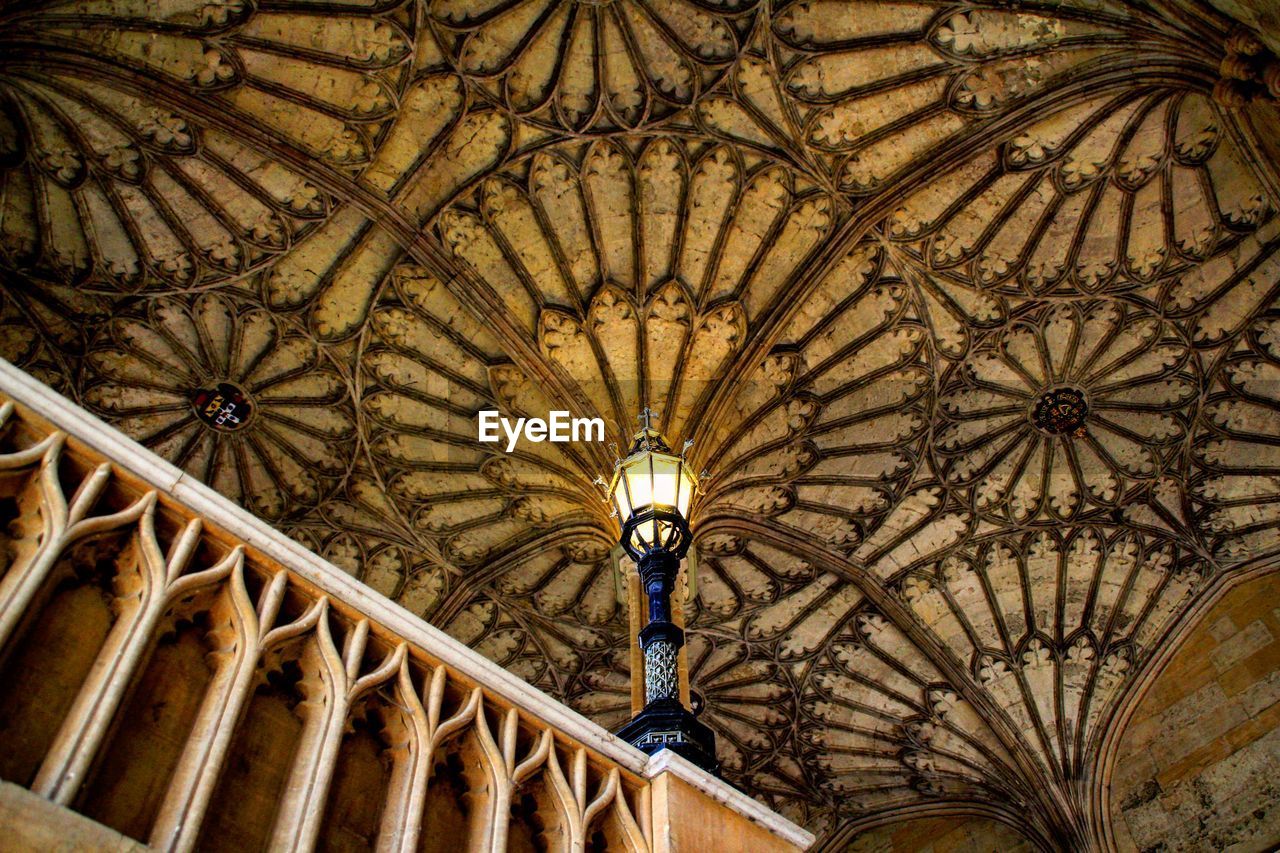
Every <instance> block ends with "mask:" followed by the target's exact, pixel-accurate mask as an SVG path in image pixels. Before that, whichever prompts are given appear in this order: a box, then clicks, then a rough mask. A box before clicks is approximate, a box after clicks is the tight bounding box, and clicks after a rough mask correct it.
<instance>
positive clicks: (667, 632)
mask: <svg viewBox="0 0 1280 853" xmlns="http://www.w3.org/2000/svg"><path fill="white" fill-rule="evenodd" d="M652 416H653V413H652V412H651V411H650V410H649V409H647V408H646V409H645V410H644V413H643V414H642V415H641V416H640V418H641V421H642V422H643V424H644V425H643V427H642V428H641V429H640V431H639V432H637V433H636V434H635V436H634V437H633V438H632V442H631V447H630V449H629V450H628V453H627V457H626V458H625V459H621V460H619V461H618V462H617V464H616V465H615V466H614V472H613V479H612V480H611V481H610V483H609V485H608V496H609V500H610V501H611V502H612V503H613V506H614V510H615V512H616V514H617V516H618V518H619V520H620V521H621V522H622V547H623V549H624V550H625V551H626V552H627V554H628V555H629V556H630V557H631V559H633V560H634V561H635V563H636V568H637V571H638V573H639V576H640V586H641V588H642V589H643V590H644V593H645V596H646V597H647V598H648V601H649V607H648V613H647V614H646V615H647V617H648V618H647V620H646V624H645V626H644V627H643V628H642V629H641V630H640V635H639V638H638V639H639V643H640V648H641V650H642V651H643V655H644V697H645V705H644V710H642V711H641V712H640V713H639V714H637V715H636V716H635V717H634V718H633V719H632V720H631V721H630V722H629V723H627V724H626V725H625V726H623V727H622V728H621V729H620V730H619V731H618V735H619V736H620V737H622V738H624V739H626V740H627V741H629V742H630V743H631V744H633V745H634V746H637V747H639V748H640V749H642V750H644V751H645V752H647V753H649V754H653V753H655V752H658V751H659V750H663V749H670V750H672V751H674V752H676V753H678V754H680V755H682V756H684V757H685V758H688V759H689V760H690V761H692V762H693V763H694V764H696V765H698V766H699V767H701V768H703V769H704V770H707V771H708V772H711V773H718V772H719V764H718V763H717V761H716V757H715V756H716V748H715V734H714V733H713V732H712V731H711V729H709V728H707V726H705V725H703V724H702V723H701V722H699V721H698V720H697V718H696V717H695V716H694V715H693V714H692V713H691V712H690V711H689V709H688V708H686V707H685V706H684V703H683V702H681V700H680V676H679V670H678V663H677V662H678V660H679V655H680V647H681V646H683V645H684V631H683V630H681V628H680V626H679V625H677V624H676V623H675V622H674V621H673V620H672V614H671V595H672V593H673V592H674V591H675V586H676V578H677V577H678V575H679V572H680V561H681V559H683V558H684V556H685V554H686V553H687V552H688V550H689V544H690V531H689V509H690V507H691V505H692V503H693V499H694V497H695V496H696V495H697V492H698V477H697V476H696V475H695V474H694V473H693V470H692V469H691V468H690V467H689V463H688V462H687V461H686V460H685V458H684V453H683V452H681V453H680V454H676V453H674V452H673V451H672V450H671V447H670V446H669V445H668V444H667V442H666V439H664V438H663V437H662V434H661V433H660V432H658V430H656V429H654V428H653V426H652V424H651V422H650V421H651V419H652ZM688 447H689V444H688V443H687V444H686V445H685V450H687V449H688ZM601 482H603V481H601Z"/></svg>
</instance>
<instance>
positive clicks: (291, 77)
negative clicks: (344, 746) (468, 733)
mask: <svg viewBox="0 0 1280 853" xmlns="http://www.w3.org/2000/svg"><path fill="white" fill-rule="evenodd" d="M850 10H854V11H856V14H853V13H851V12H850ZM677 18H679V19H680V20H681V21H683V22H685V23H683V24H682V25H681V26H676V25H674V24H673V21H674V20H676V19H677ZM0 24H2V26H3V29H2V30H0V50H3V51H4V53H5V56H6V60H7V61H6V66H5V68H4V69H3V70H0V108H2V111H0V255H2V258H3V268H4V273H3V274H4V279H3V281H4V287H3V293H2V294H0V298H2V299H3V303H2V304H0V355H3V356H4V357H6V358H9V359H11V360H13V361H15V362H16V363H18V364H19V365H21V366H23V367H24V368H26V369H28V370H31V371H32V372H33V373H35V375H37V376H39V377H40V378H41V379H42V380H44V381H46V382H49V383H50V384H52V385H54V387H57V388H58V389H59V390H62V391H64V392H65V393H67V394H69V395H71V396H73V397H74V398H76V399H77V400H79V401H80V402H82V403H83V404H84V405H86V406H88V407H90V408H91V409H92V410H94V411H95V412H98V413H99V414H101V415H103V416H104V417H106V418H107V419H109V420H110V421H111V422H113V423H115V424H116V425H117V426H119V427H120V428H121V429H123V430H125V431H126V432H128V433H129V434H130V435H133V436H134V437H136V438H139V439H140V440H142V441H143V442H144V443H146V444H148V445H149V446H151V447H152V448H153V449H155V450H157V452H160V453H161V454H162V455H165V456H166V457H168V458H170V459H171V460H173V461H174V462H175V463H176V464H178V465H179V466H181V467H183V468H184V469H185V470H187V471H188V472H189V473H191V474H192V475H193V476H196V477H199V478H201V479H204V480H206V481H207V482H209V483H210V484H211V485H213V486H215V487H216V488H218V489H220V490H221V491H223V492H224V493H226V494H228V495H229V496H231V497H232V498H233V499H236V500H238V501H240V502H242V503H243V504H244V505H245V506H247V507H249V508H250V509H252V510H253V511H255V512H256V513H258V514H260V515H262V516H263V517H265V518H268V519H270V520H271V521H273V522H274V523H276V524H278V525H280V526H281V527H282V528H283V529H285V530H286V531H288V532H289V533H290V534H291V535H294V536H295V537H297V538H298V539H299V540H300V541H302V542H304V543H306V544H307V545H308V546H309V547H311V548H313V549H314V550H316V551H317V552H318V553H320V554H322V555H323V556H325V557H326V558H328V559H330V560H331V561H333V562H334V563H335V564H337V565H339V566H341V567H342V568H344V569H345V570H348V571H350V572H352V573H353V574H355V575H356V576H357V577H359V578H360V579H361V580H363V581H364V582H365V583H367V584H369V585H370V586H371V587H372V588H374V589H376V590H378V591H379V592H382V593H384V594H386V595H388V596H390V597H392V598H395V599H397V600H398V601H400V602H401V603H402V604H404V605H405V606H406V607H408V608H410V609H411V610H413V611H414V612H416V613H419V614H421V615H422V616H423V617H424V618H426V619H428V620H430V621H432V622H433V623H436V624H439V625H441V626H443V627H445V628H446V629H447V630H449V631H450V632H451V633H453V634H454V635H455V636H457V637H459V638H460V639H462V640H464V641H465V642H468V643H470V644H472V645H474V646H475V647H477V648H478V649H480V650H481V651H482V652H483V653H484V654H486V655H487V656H489V657H490V658H492V659H494V660H495V661H497V662H499V663H500V664H502V665H503V666H506V667H508V668H509V669H511V670H512V671H514V672H516V673H518V674H519V675H521V676H522V677H524V678H526V679H528V680H529V681H530V682H532V683H534V684H536V685H537V686H539V687H542V688H543V689H546V690H548V691H550V692H551V693H552V694H553V695H555V696H557V697H558V698H561V699H563V700H565V701H566V702H568V703H570V704H571V705H573V706H575V707H577V708H579V709H581V710H583V712H584V713H587V714H588V715H590V716H592V717H594V718H596V719H597V720H599V721H601V722H602V723H605V724H614V723H616V722H618V721H619V719H620V716H621V715H622V714H625V712H626V707H627V688H626V673H625V667H626V651H625V650H626V643H627V640H626V628H625V621H626V620H625V614H624V613H623V612H621V610H620V608H619V605H618V601H617V593H616V590H615V579H614V577H613V576H612V573H611V570H610V568H609V564H608V559H607V554H608V550H609V546H610V543H611V540H612V536H613V533H612V529H611V524H612V522H611V521H610V520H609V518H608V517H607V513H606V511H605V508H604V506H603V505H602V503H601V502H600V501H599V497H598V494H597V492H596V491H595V489H594V487H593V486H592V484H591V480H592V479H593V477H594V476H595V474H596V473H598V472H601V471H603V470H605V468H606V467H607V464H608V456H607V453H606V451H605V450H604V449H603V448H601V447H596V446H589V445H583V446H573V445H552V444H546V443H544V444H536V445H535V444H523V445H521V446H520V448H519V449H518V450H517V452H516V453H514V454H511V455H509V456H507V455H503V454H501V453H498V454H495V453H493V452H491V451H489V450H488V449H487V448H486V449H484V450H482V449H481V448H482V446H481V445H479V444H478V443H477V442H476V441H475V432H474V431H475V421H474V415H475V412H476V411H477V410H478V409H481V408H489V407H494V406H496V407H498V408H500V409H502V410H504V412H506V413H509V414H525V415H538V414H543V413H545V412H546V411H548V410H549V409H551V408H569V409H572V410H574V411H575V412H578V413H583V414H586V413H598V414H600V415H601V416H603V417H605V418H606V420H607V421H608V422H609V423H610V424H611V430H612V435H611V438H612V439H614V440H622V438H623V437H624V434H625V432H626V431H627V430H628V429H629V426H630V422H631V418H632V416H633V413H634V412H636V411H637V410H638V409H639V408H640V406H641V404H642V403H650V404H652V405H654V406H655V407H657V408H658V409H659V410H660V411H661V412H662V414H663V416H664V417H663V428H664V429H665V430H666V431H668V432H669V433H670V434H672V437H673V438H674V437H677V436H678V437H694V438H696V439H697V444H696V445H695V451H694V452H695V457H696V459H695V461H696V462H697V463H698V464H699V465H707V466H708V467H710V468H711V470H712V471H714V472H715V477H714V479H712V481H711V482H710V484H709V490H708V494H707V496H706V498H705V500H704V501H703V504H702V506H701V508H700V510H699V514H698V518H697V519H696V524H695V527H696V528H697V530H696V535H697V542H696V545H697V549H698V555H699V564H700V567H701V568H700V585H699V589H698V595H697V598H696V600H694V601H692V602H690V604H689V612H688V617H689V624H690V638H691V639H690V660H691V665H692V669H693V679H694V681H695V684H696V686H697V687H698V689H699V690H700V691H701V692H702V693H703V695H704V696H705V697H706V699H707V701H708V706H709V710H708V712H707V714H706V717H705V719H707V720H708V721H709V723H710V724H711V725H712V726H713V727H715V728H716V729H717V731H718V732H719V734H720V740H721V744H722V749H723V753H722V755H721V759H722V762H723V764H724V766H725V767H726V770H727V772H728V774H729V777H730V778H731V779H732V780H733V781H735V782H736V783H738V784H741V785H742V786H744V788H746V789H747V790H748V791H750V792H751V793H753V794H754V795H756V796H758V797H761V798H762V799H764V800H765V801H767V802H769V803H770V804H771V805H773V806H774V807H775V808H778V809H779V810H781V811H783V812H784V813H786V814H788V815H790V816H792V817H793V818H795V819H796V820H798V821H800V822H803V823H805V824H807V825H808V826H809V827H810V828H812V829H814V830H815V831H817V832H819V833H832V837H833V838H847V837H849V834H850V833H851V832H852V831H854V830H855V829H856V828H857V827H858V826H860V825H864V824H866V825H870V823H869V822H871V821H874V820H876V819H879V817H881V816H883V815H885V814H906V813H908V812H910V811H911V810H912V809H915V808H918V807H920V806H922V805H925V804H931V803H932V804H939V803H941V804H952V805H954V806H955V807H956V808H957V810H960V811H962V810H963V808H964V807H965V806H966V804H969V805H972V804H982V808H984V809H990V810H992V811H991V813H998V814H1000V815H1001V817H1002V819H1003V820H1006V821H1007V822H1009V823H1012V824H1014V825H1017V826H1019V827H1020V828H1021V829H1022V830H1023V831H1024V832H1025V834H1026V835H1027V836H1028V837H1029V838H1031V839H1032V840H1033V841H1034V842H1036V843H1039V844H1041V845H1044V846H1055V845H1056V846H1064V845H1080V844H1085V843H1088V842H1089V840H1090V839H1094V838H1096V835H1095V833H1096V832H1097V825H1098V821H1099V820H1104V819H1105V816H1102V817H1100V816H1098V815H1096V814H1093V813H1092V812H1091V809H1092V800H1091V799H1090V796H1091V795H1090V793H1089V789H1088V786H1089V785H1094V786H1096V785H1098V784H1102V781H1101V780H1100V779H1099V775H1098V774H1099V768H1098V767H1097V765H1096V760H1097V759H1096V756H1097V748H1098V743H1099V740H1100V732H1102V731H1104V730H1105V729H1106V727H1107V726H1108V724H1109V719H1110V714H1111V712H1112V710H1113V709H1114V707H1115V704H1116V701H1117V699H1118V697H1120V696H1122V695H1123V694H1124V692H1125V691H1126V689H1128V687H1129V685H1131V684H1133V683H1135V679H1136V678H1137V676H1138V675H1139V674H1140V673H1141V672H1142V671H1143V667H1144V666H1146V665H1147V661H1148V660H1149V659H1150V657H1151V655H1152V649H1153V648H1154V647H1155V646H1156V645H1157V644H1159V643H1160V642H1161V641H1162V639H1163V638H1166V637H1167V636H1168V635H1169V633H1170V632H1171V631H1176V630H1181V629H1182V628H1183V627H1184V626H1183V625H1182V621H1180V616H1181V615H1182V614H1184V613H1186V612H1189V610H1190V608H1191V605H1192V603H1193V602H1194V601H1195V600H1196V596H1197V595H1198V594H1200V592H1201V591H1202V590H1204V589H1206V588H1207V587H1208V585H1209V584H1210V583H1211V581H1212V580H1213V579H1214V578H1216V577H1219V576H1220V575H1221V574H1222V573H1224V572H1229V571H1231V570H1233V568H1235V567H1238V566H1243V565H1245V564H1257V563H1259V562H1262V561H1266V560H1270V559H1274V558H1275V556H1276V552H1277V546H1276V540H1277V537H1276V526H1277V521H1278V520H1280V510H1277V507H1280V489H1278V488H1277V487H1276V482H1277V477H1278V476H1280V474H1278V473H1277V469H1280V463H1278V462H1277V460H1276V458H1275V446H1276V443H1277V440H1278V436H1280V394H1277V392H1276V388H1277V385H1278V384H1280V343H1278V341H1280V331H1278V330H1280V319H1277V315H1276V311H1277V310H1278V309H1277V303H1276V299H1277V288H1278V285H1277V283H1276V282H1277V269H1278V268H1280V267H1278V265H1280V251H1278V250H1280V231H1278V230H1277V229H1278V228H1280V224H1278V223H1280V219H1278V218H1277V217H1276V216H1275V211H1276V209H1277V207H1278V206H1280V198H1277V197H1276V195H1275V192H1276V188H1277V187H1278V186H1280V181H1278V179H1277V177H1278V176H1277V175H1275V174H1273V173H1272V172H1270V171H1269V170H1268V166H1267V164H1266V163H1265V162H1264V161H1265V158H1264V157H1263V156H1262V152H1265V151H1267V150H1268V149H1267V146H1268V145H1269V144H1270V143H1269V142H1268V141H1267V140H1266V139H1265V138H1263V137H1264V136H1265V134H1262V133H1260V132H1259V128H1262V129H1264V130H1265V129H1267V128H1271V129H1273V130H1274V129H1275V128H1277V127H1280V121H1277V118H1276V113H1275V108H1274V106H1273V104H1272V103H1271V102H1270V99H1274V97H1275V94H1276V93H1275V92H1270V91H1269V90H1267V89H1266V85H1268V84H1267V81H1268V80H1270V79H1271V78H1270V77H1268V76H1267V74H1266V73H1264V72H1265V68H1266V67H1270V66H1266V62H1267V60H1266V55H1265V54H1262V53H1258V52H1257V51H1254V52H1253V53H1249V54H1247V56H1249V57H1261V58H1259V59H1256V60H1255V59H1249V62H1250V63H1254V64H1257V65H1258V68H1254V67H1253V65H1250V66H1249V68H1248V69H1245V70H1247V71H1248V72H1249V74H1251V75H1253V76H1252V77H1250V78H1249V80H1250V81H1252V82H1249V86H1252V87H1253V89H1250V90H1249V92H1250V93H1251V95H1252V96H1254V97H1255V100H1254V101H1252V102H1250V103H1248V104H1241V103H1240V102H1239V101H1240V99H1239V98H1236V97H1226V96H1225V95H1224V90H1230V91H1231V92H1236V91H1237V89H1238V88H1239V87H1234V84H1233V86H1226V87H1223V86H1219V85H1218V83H1219V81H1220V79H1221V75H1222V74H1224V73H1226V72H1225V71H1223V69H1227V70H1230V69H1232V68H1235V66H1234V65H1231V64H1230V63H1227V64H1223V62H1222V60H1223V58H1224V57H1229V56H1237V58H1238V57H1239V56H1245V55H1246V54H1242V53H1241V50H1243V49H1246V48H1248V49H1251V48H1249V44H1248V43H1247V42H1246V41H1244V40H1242V39H1244V38H1245V37H1244V36H1242V35H1241V34H1240V33H1239V32H1238V31H1233V29H1232V27H1233V25H1232V24H1231V22H1230V21H1229V20H1227V19H1225V18H1222V17H1221V16H1219V15H1218V14H1217V13H1215V12H1213V11H1211V10H1210V9H1208V8H1207V7H1201V6H1199V5H1195V4H1193V3H1190V2H1186V3H1184V2H1181V0H1169V1H1168V2H1166V3H1164V4H1162V5H1161V6H1160V7H1159V8H1158V9H1148V8H1146V7H1139V6H1131V5H1128V4H1124V3H1118V2H1117V3H1112V2H1106V0H1100V1H1099V2H1083V0H1082V2H1070V3H1060V4H1059V3H1055V4H1052V6H1051V7H1050V6H1044V7H1041V6H1036V7H1034V8H1031V7H1028V8H1026V9H1011V8H1009V7H1007V6H1006V5H1005V4H998V5H997V4H994V3H992V4H985V3H941V2H939V3H933V2H923V3H906V2H871V0H867V1H866V2H862V0H859V2H857V3H852V4H845V3H832V2H828V0H804V2H792V3H767V2H759V3H697V2H685V0H671V2H661V3H659V2H649V1H648V0H644V2H642V0H616V2H612V3H608V2H605V3H593V2H584V0H579V2H571V0H560V2H549V3H543V2H509V3H494V4H479V5H477V4H465V3H453V2H425V0H424V1H423V2H409V0H384V2H379V3H375V4H365V3H350V4H347V3H341V2H331V3H324V4H298V5H297V6H291V5H290V4H276V3H268V2H265V0H263V2H247V1H246V2H240V0H222V2H208V0H190V2H187V0H175V2H172V3H166V4H163V5H161V6H157V5H155V4H149V3H143V2H136V3H133V2H106V0H80V2H56V0H45V2H36V3H28V4H21V5H18V6H13V7H11V8H6V10H5V11H3V12H0ZM597 40H599V41H598V43H597ZM593 48H594V49H597V50H598V51H599V59H598V61H597V60H593V59H592V58H591V54H592V50H593ZM1237 64H1238V63H1237ZM1272 76H1276V75H1275V74H1272ZM1255 77H1256V78H1257V79H1256V80H1255V79H1254V78H1255ZM1233 79H1237V78H1233ZM1277 79H1280V78H1277ZM1215 91H1216V92H1217V96H1218V100H1215V99H1214V93H1215ZM1227 94H1229V93H1227ZM1219 101H1226V102H1227V103H1228V104H1229V105H1234V106H1235V108H1236V111H1234V112H1233V111H1231V110H1229V109H1227V108H1224V107H1223V106H1222V105H1221V104H1220V103H1219ZM70 318H75V320H74V321H72V320H71V319H70ZM219 383H232V384H233V385H234V386H235V387H236V388H238V389H240V390H241V391H243V392H244V393H245V394H246V395H247V396H248V397H249V398H250V399H251V401H252V405H253V409H254V412H253V415H252V417H251V419H250V420H249V421H248V422H246V423H245V424H244V425H243V427H241V428H237V429H235V430H231V431H227V430H222V431H218V430H213V429H210V428H209V426H208V424H206V423H205V422H203V421H202V420H201V419H200V418H199V417H198V416H197V415H196V413H195V411H194V410H193V409H192V406H191V402H190V401H191V399H192V395H193V394H195V393H197V392H198V391H200V390H201V389H214V388H216V387H218V385H219ZM1068 392H1070V393H1068ZM1071 395H1075V396H1074V397H1071ZM1051 410H1052V412H1051ZM1054 413H1056V414H1054ZM1051 415H1052V418H1057V420H1052V418H1051Z"/></svg>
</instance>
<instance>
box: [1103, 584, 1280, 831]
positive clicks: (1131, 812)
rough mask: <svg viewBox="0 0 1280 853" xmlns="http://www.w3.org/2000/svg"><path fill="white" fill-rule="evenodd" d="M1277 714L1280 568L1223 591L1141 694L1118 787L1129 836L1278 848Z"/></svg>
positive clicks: (1116, 803) (1120, 827)
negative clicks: (1272, 572)
mask: <svg viewBox="0 0 1280 853" xmlns="http://www.w3.org/2000/svg"><path fill="white" fill-rule="evenodd" d="M1277 724H1280V573H1274V574H1271V575H1269V576H1266V577H1263V578H1259V579H1256V580H1253V581H1250V582H1248V583H1246V584H1243V585H1241V586H1239V587H1237V588H1236V589H1234V590H1232V591H1231V592H1230V593H1228V594H1227V595H1226V596H1225V597H1224V598H1223V599H1222V600H1221V601H1220V602H1218V604H1217V605H1216V606H1215V607H1214V608H1213V609H1212V610H1211V611H1210V612H1209V613H1208V614H1207V615H1206V617H1205V618H1204V619H1203V621H1202V622H1201V623H1200V624H1199V626H1197V628H1196V629H1195V630H1194V631H1193V632H1192V634H1191V635H1190V636H1189V637H1188V638H1187V641H1186V643H1185V644H1184V645H1183V647H1182V648H1181V649H1180V650H1179V651H1178V653H1177V654H1176V655H1175V656H1174V658H1173V660H1171V661H1170V662H1169V665H1168V667H1167V668H1166V669H1165V671H1164V672H1163V673H1161V674H1160V676H1159V678H1158V679H1157V680H1156V681H1155V683H1154V684H1153V685H1152V688H1151V691H1150V692H1149V693H1148V695H1147V696H1146V697H1145V698H1144V699H1143V700H1142V703H1141V704H1140V705H1139V706H1138V708H1137V711H1136V712H1135V714H1134V716H1133V718H1132V720H1131V721H1130V724H1129V728H1128V731H1127V732H1126V733H1125V735H1124V739H1123V740H1122V741H1121V745H1120V751H1119V754H1118V758H1117V761H1116V764H1115V779H1114V782H1113V789H1112V808H1113V818H1115V830H1116V840H1117V842H1118V844H1119V845H1120V846H1121V848H1122V849H1138V850H1143V851H1148V850H1149V851H1176V850H1205V849H1213V850H1226V849H1231V850H1241V851H1244V850H1262V849H1273V848H1274V846H1275V844H1276V842H1278V841H1280V729H1277Z"/></svg>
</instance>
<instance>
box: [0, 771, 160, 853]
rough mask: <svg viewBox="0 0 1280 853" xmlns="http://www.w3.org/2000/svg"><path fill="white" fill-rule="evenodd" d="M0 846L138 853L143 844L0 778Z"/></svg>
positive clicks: (54, 852)
mask: <svg viewBox="0 0 1280 853" xmlns="http://www.w3.org/2000/svg"><path fill="white" fill-rule="evenodd" d="M0 827H2V828H3V835H4V837H3V839H0V848H3V849H4V850H5V851H7V853H96V852H97V851H101V853H142V851H144V850H146V849H147V848H146V846H145V845H143V844H139V843H138V842H136V841H134V840H133V839H131V838H126V837H125V836H123V835H121V834H120V833H118V832H116V831H114V830H112V829H109V828H107V827H105V826H103V825H102V824H100V823H96V822H94V821H92V820H89V819H88V818H86V817H84V816H82V815H79V814H76V813H75V812H73V811H72V810H71V809H68V808H63V807H62V806H57V805H54V804H53V803H51V802H49V801H48V800H46V799H44V798H43V797H40V796H37V795H36V794H33V793H31V792H30V791H28V790H27V789H25V788H22V787H19V786H18V785H15V784H13V783H12V782H0Z"/></svg>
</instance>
